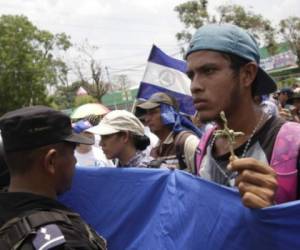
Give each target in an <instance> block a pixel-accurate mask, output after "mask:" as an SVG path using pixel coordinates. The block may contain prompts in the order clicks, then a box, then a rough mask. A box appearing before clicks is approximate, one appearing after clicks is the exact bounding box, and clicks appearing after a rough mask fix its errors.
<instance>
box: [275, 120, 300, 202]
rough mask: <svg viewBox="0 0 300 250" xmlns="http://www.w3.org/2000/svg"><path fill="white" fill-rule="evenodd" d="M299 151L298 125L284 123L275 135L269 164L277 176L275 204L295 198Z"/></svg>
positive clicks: (299, 125) (299, 131)
mask: <svg viewBox="0 0 300 250" xmlns="http://www.w3.org/2000/svg"><path fill="white" fill-rule="evenodd" d="M299 150H300V124H299V123H296V122H286V123H284V124H283V125H282V127H281V128H280V130H279V132H278V134H277V137H276V140H275V144H274V147H273V152H272V157H271V162H270V165H271V166H272V167H273V169H274V170H275V172H276V175H277V177H276V178H277V182H278V188H277V191H276V195H275V201H276V203H283V202H288V201H292V200H296V198H297V185H298V174H297V173H298V169H297V165H298V157H299Z"/></svg>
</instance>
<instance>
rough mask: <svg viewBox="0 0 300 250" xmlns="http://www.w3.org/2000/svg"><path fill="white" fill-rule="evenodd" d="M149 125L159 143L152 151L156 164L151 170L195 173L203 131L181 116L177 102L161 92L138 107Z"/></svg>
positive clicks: (138, 111)
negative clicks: (160, 168) (160, 169)
mask: <svg viewBox="0 0 300 250" xmlns="http://www.w3.org/2000/svg"><path fill="white" fill-rule="evenodd" d="M137 113H139V114H141V115H143V116H144V117H143V118H144V120H145V123H146V125H147V126H148V127H149V128H150V130H151V132H152V133H154V134H155V135H156V136H157V137H158V138H159V142H158V145H157V146H156V147H154V148H153V149H152V150H151V153H150V156H152V157H153V158H154V159H155V160H154V161H152V162H150V164H149V166H150V167H168V168H178V169H185V170H187V171H191V169H192V168H193V167H194V151H195V149H196V147H197V145H198V143H199V137H200V131H199V130H198V129H197V128H196V127H195V126H194V125H193V124H192V122H191V121H189V120H188V119H187V118H185V117H183V116H182V115H180V114H179V113H178V104H177V101H176V100H175V99H174V98H173V97H171V96H169V95H167V94H166V93H162V92H157V93H155V94H153V95H152V96H151V97H150V98H149V99H148V100H147V101H144V102H142V103H140V104H139V105H137Z"/></svg>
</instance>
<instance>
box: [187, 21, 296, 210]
mask: <svg viewBox="0 0 300 250" xmlns="http://www.w3.org/2000/svg"><path fill="white" fill-rule="evenodd" d="M186 59H187V63H188V71H187V75H188V76H189V78H190V79H191V81H192V83H191V92H192V96H193V99H194V105H195V107H196V109H197V110H198V112H199V114H200V117H201V120H202V121H203V122H215V123H216V124H217V125H218V127H219V128H223V127H224V123H223V121H222V120H221V118H220V112H221V111H224V112H225V115H226V118H227V120H228V127H229V128H230V129H232V130H234V131H237V132H243V133H244V135H242V136H239V137H237V138H236V143H235V144H234V153H235V155H236V156H237V157H238V158H237V157H234V158H231V160H229V159H230V154H229V147H228V140H227V138H225V137H216V136H213V134H212V133H211V134H210V135H208V134H206V135H204V136H203V137H202V138H203V139H202V138H201V140H202V143H201V142H200V144H199V147H198V150H197V152H196V156H195V159H196V164H195V165H196V168H195V169H194V171H195V173H196V174H197V175H200V176H202V177H203V178H205V179H208V180H211V181H214V182H217V183H219V184H223V185H227V186H232V185H235V186H236V187H237V188H238V190H239V192H240V194H241V199H242V202H243V203H244V205H245V206H247V207H252V208H262V207H267V206H270V205H272V204H274V203H275V202H283V201H288V200H293V199H296V195H295V193H296V190H297V161H296V159H293V160H294V163H295V165H293V164H290V166H284V164H283V165H282V164H281V167H283V169H282V170H281V171H283V172H287V169H288V168H289V167H291V168H292V169H293V172H290V173H287V174H286V177H288V178H290V181H289V182H288V183H289V184H288V185H290V183H294V184H293V186H292V187H290V189H286V186H285V185H286V184H282V182H281V179H280V178H281V177H280V170H279V171H278V169H276V166H275V165H272V166H270V165H271V164H270V162H271V158H272V159H273V158H274V155H273V157H272V152H273V150H274V144H275V140H276V137H277V134H278V132H279V130H280V128H281V127H282V125H283V124H284V120H282V119H281V118H278V117H274V116H269V115H267V114H266V113H264V112H263V111H262V109H261V108H260V107H259V106H258V105H257V104H255V102H254V100H253V97H254V96H255V95H265V94H269V93H272V92H274V91H275V90H276V84H275V82H274V81H273V80H272V79H271V77H270V76H268V74H267V73H266V72H264V71H263V69H262V68H260V67H259V60H260V56H259V50H258V47H257V44H256V42H255V39H254V38H253V37H252V36H251V35H250V34H249V33H247V32H246V31H245V30H243V29H241V28H239V27H237V26H234V25H230V24H223V25H219V24H211V25H206V26H203V27H201V28H200V29H198V30H197V32H196V33H195V35H194V36H193V38H192V40H191V43H190V46H189V48H188V50H187V54H186ZM293 128H294V126H293ZM290 131H291V130H290ZM293 132H294V131H293ZM289 133H292V132H289ZM289 140H292V141H291V142H290V144H293V143H294V141H293V140H295V143H296V144H297V143H299V134H297V133H294V136H290V137H289ZM288 144H289V143H288ZM282 150H283V149H282ZM288 153H289V152H287V156H288ZM282 155H284V154H282ZM296 155H298V149H297V152H296ZM275 156H276V157H281V155H276V154H275ZM279 161H280V163H282V160H279ZM285 167H286V168H285ZM276 172H277V173H276ZM287 190H288V191H287Z"/></svg>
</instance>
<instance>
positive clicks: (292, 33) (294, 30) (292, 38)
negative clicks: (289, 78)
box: [279, 17, 300, 67]
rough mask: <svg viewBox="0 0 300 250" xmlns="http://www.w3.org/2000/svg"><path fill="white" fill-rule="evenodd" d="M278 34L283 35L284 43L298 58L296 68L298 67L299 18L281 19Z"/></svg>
mask: <svg viewBox="0 0 300 250" xmlns="http://www.w3.org/2000/svg"><path fill="white" fill-rule="evenodd" d="M279 26H280V33H281V34H282V35H283V38H284V40H285V41H287V42H288V43H289V45H290V47H291V49H292V50H293V52H294V53H295V54H296V55H297V57H298V61H297V63H298V66H299V67H300V18H299V17H289V18H287V19H283V20H281V21H280V23H279Z"/></svg>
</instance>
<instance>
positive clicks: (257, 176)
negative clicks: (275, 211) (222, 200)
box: [228, 158, 277, 208]
mask: <svg viewBox="0 0 300 250" xmlns="http://www.w3.org/2000/svg"><path fill="white" fill-rule="evenodd" d="M228 169H229V170H231V171H237V172H238V176H237V177H236V180H235V185H236V186H237V188H238V189H239V192H240V194H241V197H242V202H243V204H244V205H245V206H246V207H249V208H264V207H268V206H271V205H273V204H274V202H275V193H276V189H277V180H276V173H275V171H274V170H273V168H272V167H270V166H269V165H267V164H265V163H262V162H261V161H258V160H256V159H254V158H243V159H235V160H233V161H232V162H231V163H230V164H229V165H228Z"/></svg>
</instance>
